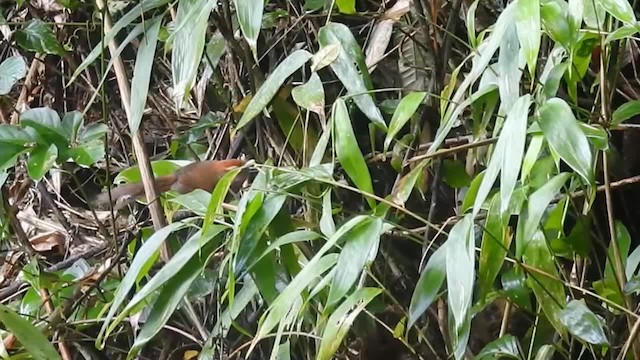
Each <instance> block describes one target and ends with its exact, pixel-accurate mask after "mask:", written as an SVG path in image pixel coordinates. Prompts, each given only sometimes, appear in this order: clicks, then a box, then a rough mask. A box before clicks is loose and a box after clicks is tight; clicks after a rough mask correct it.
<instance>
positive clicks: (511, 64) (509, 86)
mask: <svg viewBox="0 0 640 360" xmlns="http://www.w3.org/2000/svg"><path fill="white" fill-rule="evenodd" d="M519 52H520V43H519V40H518V31H517V30H516V24H515V23H514V24H511V25H509V27H508V28H507V32H506V33H505V35H504V37H503V38H502V43H501V44H500V52H499V54H498V64H497V68H498V91H499V93H500V101H501V109H502V110H503V111H504V112H505V113H507V114H508V113H509V112H510V111H511V108H512V106H513V104H514V103H515V102H516V100H518V97H519V96H520V77H521V75H522V72H521V71H520V69H519V68H518V59H519V56H518V54H519Z"/></svg>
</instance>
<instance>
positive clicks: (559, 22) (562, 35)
mask: <svg viewBox="0 0 640 360" xmlns="http://www.w3.org/2000/svg"><path fill="white" fill-rule="evenodd" d="M568 12H569V6H568V4H567V3H566V2H564V1H562V2H561V1H545V2H542V3H541V8H540V19H541V20H542V25H543V26H544V29H545V31H546V32H547V34H549V37H550V38H551V39H552V40H553V41H555V42H557V43H559V44H561V45H562V46H563V47H564V48H565V49H567V50H569V49H571V48H572V44H573V43H574V42H575V39H576V37H577V35H578V34H576V33H574V32H572V31H571V25H570V24H569V20H568Z"/></svg>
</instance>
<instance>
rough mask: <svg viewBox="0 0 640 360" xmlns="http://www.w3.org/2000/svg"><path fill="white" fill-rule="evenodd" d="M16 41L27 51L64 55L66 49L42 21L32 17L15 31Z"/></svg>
mask: <svg viewBox="0 0 640 360" xmlns="http://www.w3.org/2000/svg"><path fill="white" fill-rule="evenodd" d="M14 37H15V39H16V43H17V44H18V45H19V46H20V47H21V48H23V49H25V50H27V51H34V52H36V53H41V54H52V55H59V56H64V55H65V54H66V53H67V51H66V50H65V49H64V48H63V47H62V45H60V42H58V39H57V38H56V35H55V34H54V33H53V30H51V28H50V27H49V25H47V24H46V23H45V22H44V21H42V20H39V19H33V20H31V21H29V23H28V24H27V25H26V26H25V27H24V28H22V29H20V30H18V31H16V32H15V34H14Z"/></svg>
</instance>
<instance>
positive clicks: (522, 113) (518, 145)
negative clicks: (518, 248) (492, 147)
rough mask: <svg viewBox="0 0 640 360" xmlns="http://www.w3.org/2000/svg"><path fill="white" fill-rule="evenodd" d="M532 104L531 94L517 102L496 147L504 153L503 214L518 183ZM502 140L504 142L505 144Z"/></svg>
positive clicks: (501, 207)
mask: <svg viewBox="0 0 640 360" xmlns="http://www.w3.org/2000/svg"><path fill="white" fill-rule="evenodd" d="M530 104H531V97H530V96H529V94H526V95H524V96H522V97H520V98H519V99H518V100H517V101H516V102H515V104H514V105H513V107H512V108H511V110H510V112H509V115H507V120H506V121H505V123H504V128H503V129H502V131H501V132H500V139H498V144H497V145H496V151H504V155H503V156H502V165H501V166H500V168H501V169H500V212H502V213H504V212H505V211H506V210H507V208H508V206H509V202H510V201H511V195H512V194H513V190H514V189H515V187H516V182H517V181H518V175H519V173H520V165H521V164H522V157H523V156H524V147H525V142H526V139H527V118H528V116H527V114H528V113H529V105H530ZM500 140H504V142H501V141H500ZM501 146H504V147H501ZM485 198H486V196H485ZM483 201H484V199H483Z"/></svg>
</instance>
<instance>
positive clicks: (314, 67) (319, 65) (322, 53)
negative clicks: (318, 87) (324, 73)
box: [311, 44, 342, 73]
mask: <svg viewBox="0 0 640 360" xmlns="http://www.w3.org/2000/svg"><path fill="white" fill-rule="evenodd" d="M341 51H342V45H340V44H331V45H329V46H324V47H322V48H320V50H318V52H316V53H315V54H314V55H313V58H311V71H313V72H314V73H315V72H318V71H319V70H321V69H324V68H325V67H327V66H329V65H331V63H332V62H334V61H335V60H336V59H337V58H338V55H340V52H341Z"/></svg>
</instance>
